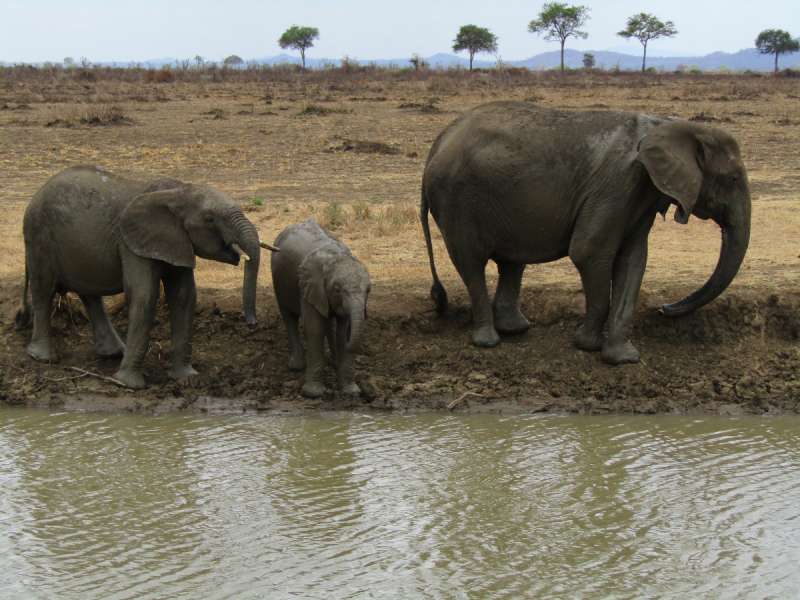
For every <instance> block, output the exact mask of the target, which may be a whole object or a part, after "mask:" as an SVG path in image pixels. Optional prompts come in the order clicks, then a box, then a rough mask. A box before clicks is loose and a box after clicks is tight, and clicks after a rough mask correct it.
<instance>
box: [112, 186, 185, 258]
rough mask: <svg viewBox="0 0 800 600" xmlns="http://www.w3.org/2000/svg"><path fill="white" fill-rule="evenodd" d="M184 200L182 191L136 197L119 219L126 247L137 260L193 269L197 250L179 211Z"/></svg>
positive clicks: (152, 193)
mask: <svg viewBox="0 0 800 600" xmlns="http://www.w3.org/2000/svg"><path fill="white" fill-rule="evenodd" d="M184 200H185V193H184V191H183V190H181V189H177V190H166V191H160V192H149V193H147V194H140V195H139V196H136V198H134V199H133V201H132V202H131V203H130V204H129V205H128V206H126V207H125V210H123V211H122V214H121V215H120V219H119V229H120V232H121V233H122V239H123V240H124V241H125V244H127V246H128V247H129V248H130V249H131V250H132V251H133V252H134V254H137V255H138V256H142V257H144V258H152V259H155V260H163V261H164V262H167V263H169V264H171V265H175V266H176V267H189V268H191V269H194V267H195V264H196V259H195V255H194V248H193V247H192V242H191V241H190V240H189V235H188V234H187V233H186V230H185V229H184V228H183V222H182V219H181V218H180V217H179V216H178V210H177V208H178V207H179V206H180V205H181V204H183V201H184Z"/></svg>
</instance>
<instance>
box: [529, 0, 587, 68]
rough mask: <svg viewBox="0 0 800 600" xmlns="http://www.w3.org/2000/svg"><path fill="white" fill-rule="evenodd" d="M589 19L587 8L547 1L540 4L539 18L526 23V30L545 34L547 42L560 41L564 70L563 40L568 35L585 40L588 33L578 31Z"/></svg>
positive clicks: (564, 40) (565, 39)
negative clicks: (542, 4)
mask: <svg viewBox="0 0 800 600" xmlns="http://www.w3.org/2000/svg"><path fill="white" fill-rule="evenodd" d="M588 19H589V8H588V7H586V6H570V5H567V4H562V3H561V2H547V3H546V4H544V6H542V11H541V12H540V13H539V18H538V19H534V20H533V21H531V22H530V23H528V31H530V32H531V33H535V34H537V35H541V34H542V33H544V34H545V36H544V39H546V40H547V41H548V42H551V41H554V40H558V41H560V42H561V72H562V73H563V72H564V42H566V41H567V38H568V37H575V38H581V39H583V40H585V39H586V38H587V37H589V34H588V33H586V32H585V31H579V29H578V28H579V27H583V25H584V24H585V23H586V21H587V20H588Z"/></svg>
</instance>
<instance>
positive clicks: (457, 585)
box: [0, 409, 800, 600]
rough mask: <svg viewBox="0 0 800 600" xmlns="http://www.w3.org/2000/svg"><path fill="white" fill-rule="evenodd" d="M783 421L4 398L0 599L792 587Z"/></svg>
mask: <svg viewBox="0 0 800 600" xmlns="http://www.w3.org/2000/svg"><path fill="white" fill-rule="evenodd" d="M798 434H800V420H799V419H797V418H790V417H787V418H764V419H757V418H742V419H727V418H712V417H667V416H657V417H635V418H624V417H607V418H606V417H603V418H597V417H595V418H575V417H553V416H538V417H527V416H515V417H501V416H461V417H458V416H446V415H410V416H403V415H364V414H333V415H321V416H318V417H314V418H300V417H275V416H265V415H258V416H198V415H189V416H187V415H170V416H162V417H140V416H130V415H105V414H102V415H98V414H65V413H48V412H41V411H33V410H8V409H7V410H0V595H2V597H3V598H59V599H64V598H80V599H90V598H98V599H100V598H103V599H105V598H115V599H121V598H136V599H141V598H191V599H192V600H195V599H200V598H202V599H210V598H334V599H338V598H436V599H439V598H581V599H584V598H700V597H702V598H725V599H727V598H748V599H749V598H767V597H773V598H789V597H796V594H797V593H798V590H800V569H798V565H800V435H798Z"/></svg>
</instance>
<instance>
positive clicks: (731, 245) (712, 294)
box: [660, 195, 750, 317]
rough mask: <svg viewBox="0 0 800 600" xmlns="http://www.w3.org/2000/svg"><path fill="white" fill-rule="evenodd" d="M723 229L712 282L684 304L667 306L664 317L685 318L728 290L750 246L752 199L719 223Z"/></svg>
mask: <svg viewBox="0 0 800 600" xmlns="http://www.w3.org/2000/svg"><path fill="white" fill-rule="evenodd" d="M717 222H718V223H719V225H720V227H721V228H722V246H721V248H720V252H719V260H718V261H717V266H716V268H715V269H714V273H712V275H711V277H710V278H709V280H708V281H707V282H706V283H705V285H703V287H701V288H700V289H698V290H696V291H694V292H692V293H691V294H689V295H688V296H686V297H685V298H684V299H683V300H679V301H678V302H675V303H673V304H664V305H663V306H662V307H661V311H660V312H661V313H662V314H664V315H667V316H670V317H675V316H678V315H685V314H687V313H690V312H692V311H693V310H696V309H698V308H700V307H701V306H704V305H705V304H708V303H709V302H711V301H712V300H714V299H715V298H716V297H717V296H719V295H720V294H721V293H722V292H724V291H725V289H726V288H727V287H728V285H729V284H730V282H731V281H733V278H734V277H735V276H736V273H737V272H738V271H739V267H740V266H741V265H742V261H743V260H744V255H745V253H746V252H747V246H748V244H749V243H750V197H749V195H748V196H747V199H746V202H743V203H742V205H741V206H740V207H739V208H738V209H732V208H731V207H729V209H728V210H727V211H726V212H725V214H723V215H722V217H721V218H720V219H719V220H718V221H717Z"/></svg>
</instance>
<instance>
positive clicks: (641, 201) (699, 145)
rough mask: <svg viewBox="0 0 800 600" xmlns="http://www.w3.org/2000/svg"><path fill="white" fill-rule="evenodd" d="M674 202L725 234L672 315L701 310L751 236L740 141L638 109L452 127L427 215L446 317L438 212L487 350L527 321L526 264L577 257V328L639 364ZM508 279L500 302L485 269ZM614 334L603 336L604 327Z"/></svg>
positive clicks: (430, 168)
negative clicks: (581, 299)
mask: <svg viewBox="0 0 800 600" xmlns="http://www.w3.org/2000/svg"><path fill="white" fill-rule="evenodd" d="M670 204H675V205H676V206H677V208H676V212H675V220H676V221H678V222H679V223H683V224H685V223H686V222H687V221H688V219H689V215H690V214H694V215H695V216H697V217H699V218H700V219H709V218H710V219H713V220H714V221H715V222H716V223H717V224H718V225H719V226H720V227H721V228H722V246H721V250H720V256H719V261H718V263H717V266H716V268H715V270H714V273H713V274H712V275H711V277H710V279H709V280H708V282H707V283H706V284H705V285H703V286H702V287H701V288H700V289H698V290H697V291H695V292H694V293H692V294H690V295H689V296H687V297H686V298H684V299H683V300H681V301H679V302H676V303H674V304H669V305H664V307H663V308H662V312H663V313H664V314H666V315H679V314H684V313H687V312H690V311H692V310H695V309H697V308H699V307H701V306H703V305H704V304H706V303H708V302H710V301H712V300H713V299H714V298H716V297H717V296H718V295H719V294H721V293H722V292H723V291H724V290H725V288H726V287H727V286H728V284H729V283H730V282H731V281H732V280H733V278H734V276H735V275H736V273H737V271H738V270H739V267H740V265H741V263H742V260H743V259H744V256H745V252H746V251H747V246H748V243H749V239H750V192H749V187H748V180H747V172H746V171H745V168H744V164H743V162H742V158H741V155H740V152H739V146H738V144H737V142H736V140H735V139H734V137H733V136H732V135H731V134H729V133H727V132H725V131H722V130H720V129H716V128H713V127H706V126H703V125H698V124H695V123H691V122H688V121H684V120H680V119H675V118H662V117H653V116H648V115H643V114H638V113H631V112H617V111H608V112H601V111H582V112H568V111H559V110H552V109H545V108H537V107H535V106H532V105H530V104H529V103H522V102H494V103H490V104H486V105H483V106H479V107H477V108H475V109H472V110H470V111H468V112H466V113H464V114H463V115H461V116H460V117H458V118H457V119H456V120H455V121H453V122H452V123H451V124H450V125H448V126H447V127H446V128H445V129H444V130H443V131H442V133H441V134H440V135H439V136H438V138H437V139H436V140H435V142H434V143H433V147H432V148H431V151H430V154H429V156H428V160H427V164H426V167H425V173H424V175H423V183H422V204H421V219H422V226H423V230H424V233H425V239H426V243H427V247H428V255H429V258H430V263H431V271H432V274H433V280H434V283H433V287H432V289H431V296H432V297H433V300H434V302H435V304H436V309H437V311H438V312H439V314H443V313H444V311H445V310H446V307H447V296H446V294H445V290H444V287H443V286H442V284H441V282H440V281H439V278H438V276H437V274H436V268H435V265H434V260H433V249H432V245H431V237H430V229H429V225H428V211H430V214H432V215H433V218H434V220H435V221H436V223H437V225H438V226H439V229H440V230H441V232H442V237H443V238H444V243H445V246H446V248H447V251H448V253H449V255H450V258H451V260H452V261H453V264H454V265H455V267H456V270H457V271H458V273H459V275H460V276H461V278H462V280H463V281H464V283H465V284H466V286H467V289H468V291H469V295H470V299H471V301H472V310H473V316H474V322H475V326H474V331H473V342H474V343H475V345H477V346H484V347H491V346H495V345H497V344H498V343H499V341H500V337H499V335H498V331H500V332H505V333H518V332H522V331H525V330H526V329H527V328H528V327H529V326H530V323H529V322H528V320H527V319H526V318H525V317H524V316H523V315H522V313H521V312H520V309H519V304H518V299H519V292H520V285H521V280H522V274H523V271H524V269H525V265H527V264H533V263H545V262H550V261H554V260H558V259H560V258H563V257H565V256H569V257H570V259H571V260H572V262H573V263H574V264H575V266H576V267H577V269H578V271H579V273H580V276H581V281H582V283H583V290H584V294H585V297H586V318H585V322H584V324H583V325H582V326H581V327H580V329H579V330H578V331H577V333H576V334H575V343H576V345H577V346H578V347H579V348H582V349H584V350H592V351H597V350H600V351H601V356H602V359H603V360H604V361H605V362H607V363H610V364H620V363H629V362H636V361H638V360H639V353H638V351H637V350H636V348H635V347H634V346H633V344H632V343H631V341H630V335H631V330H632V326H633V314H634V308H635V306H636V300H637V296H638V294H639V288H640V286H641V283H642V277H643V275H644V270H645V265H646V262H647V236H648V234H649V232H650V228H651V227H652V225H653V222H654V220H655V217H656V215H657V214H659V213H661V214H662V215H663V214H665V213H666V211H667V209H668V208H669V206H670ZM490 259H491V260H493V261H495V263H496V264H497V268H498V272H499V281H498V284H497V291H496V293H495V296H494V300H493V301H492V302H490V301H489V295H488V291H487V288H486V278H485V268H486V264H487V262H488V261H489V260H490ZM606 327H607V331H606Z"/></svg>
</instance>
